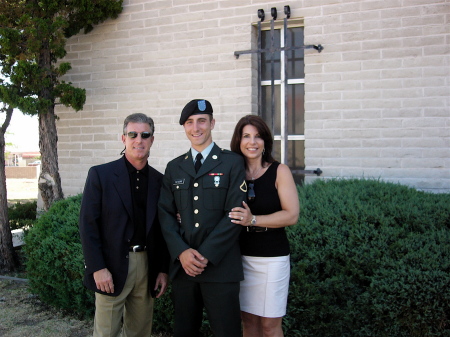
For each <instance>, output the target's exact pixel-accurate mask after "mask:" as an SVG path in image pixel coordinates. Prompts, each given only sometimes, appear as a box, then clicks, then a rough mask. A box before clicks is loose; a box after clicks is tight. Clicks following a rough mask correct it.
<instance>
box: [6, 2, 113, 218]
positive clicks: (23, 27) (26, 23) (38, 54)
mask: <svg viewBox="0 0 450 337" xmlns="http://www.w3.org/2000/svg"><path fill="white" fill-rule="evenodd" d="M121 11H122V0H90V1H86V0H66V1H58V0H39V1H38V0H3V1H2V2H1V3H0V62H1V66H2V70H1V72H2V75H3V76H2V77H3V78H1V79H0V100H1V101H2V102H4V103H5V104H8V105H9V106H10V107H12V108H18V109H20V110H21V111H22V112H23V113H26V114H31V115H38V116H39V146H40V151H41V155H42V166H41V175H40V177H39V190H40V193H41V197H42V200H43V202H44V208H45V209H46V210H47V209H48V208H49V207H50V205H51V204H52V203H53V202H54V201H56V200H58V199H62V198H63V193H62V188H61V180H60V176H59V170H58V157H57V140H58V137H57V132H56V124H55V119H56V115H55V105H57V104H63V105H64V106H67V107H72V108H73V109H75V110H76V111H78V110H81V109H82V108H83V105H84V103H85V100H86V93H85V89H82V88H76V87H74V86H73V85H72V84H71V83H70V82H69V83H67V82H65V81H64V80H62V79H61V78H62V76H64V75H65V74H66V73H67V72H68V71H69V70H70V69H71V66H70V63H68V62H60V60H61V59H62V58H64V56H65V55H66V50H65V47H66V41H67V38H69V37H71V36H73V35H75V34H78V33H79V32H80V31H81V30H83V31H84V33H87V32H89V31H91V30H92V29H93V27H94V25H95V24H98V23H100V22H102V21H104V20H106V19H108V18H116V17H117V16H118V15H119V13H120V12H121Z"/></svg>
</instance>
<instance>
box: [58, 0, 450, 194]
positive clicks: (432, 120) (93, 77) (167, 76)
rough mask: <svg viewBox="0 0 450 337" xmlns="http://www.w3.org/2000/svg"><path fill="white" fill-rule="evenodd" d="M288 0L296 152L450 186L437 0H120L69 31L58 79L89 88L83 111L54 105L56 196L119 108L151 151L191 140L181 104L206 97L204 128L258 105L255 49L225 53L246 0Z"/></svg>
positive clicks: (361, 171) (236, 46)
mask: <svg viewBox="0 0 450 337" xmlns="http://www.w3.org/2000/svg"><path fill="white" fill-rule="evenodd" d="M285 5H290V7H291V12H292V14H291V17H292V18H304V21H305V43H306V44H319V43H320V44H322V45H323V46H324V47H325V50H324V51H323V52H322V53H320V54H319V53H317V52H315V51H313V50H308V51H306V52H305V66H306V69H305V70H306V79H305V81H306V85H305V91H306V99H305V101H306V106H305V107H306V116H305V128H306V130H305V137H306V141H305V144H306V165H307V169H311V168H312V169H314V168H316V167H320V168H321V169H322V170H323V172H324V173H323V175H322V177H326V178H330V177H349V176H355V177H356V176H357V177H361V176H365V177H376V178H382V179H386V180H391V181H396V182H400V183H403V184H407V185H410V186H414V187H417V188H420V189H425V190H433V191H445V190H447V191H450V176H449V171H450V170H449V166H450V163H449V157H450V156H449V154H450V153H449V150H448V149H449V124H450V116H449V96H450V95H449V93H450V92H449V90H450V89H449V88H450V83H449V75H450V71H449V69H450V68H449V63H450V57H449V44H450V36H449V35H450V34H449V26H450V25H449V18H450V10H449V7H450V2H449V1H448V0H440V1H439V0H434V1H433V0H408V1H406V0H402V1H400V0H392V1H383V0H379V1H378V0H359V1H351V0H347V1H345V0H341V1H339V0H318V1H307V0H304V1H302V0H296V1H292V2H291V3H289V2H286V1H279V0H273V1H266V0H261V1H257V0H256V1H255V0H253V1H250V0H235V1H231V0H230V1H215V0H206V1H205V0H203V1H200V0H173V1H150V0H125V1H124V10H123V13H122V14H121V15H120V16H119V17H118V18H117V19H115V20H108V21H107V22H105V23H103V24H101V25H98V26H96V27H95V28H94V30H93V31H92V32H91V33H89V34H87V35H84V34H80V35H77V36H75V37H73V38H72V39H71V40H70V41H69V43H68V44H67V50H68V54H67V56H66V59H65V61H68V62H70V63H71V64H72V70H71V71H70V72H69V74H68V76H67V78H66V80H68V81H71V82H73V83H74V84H75V85H77V86H79V87H83V88H86V90H87V101H86V104H85V106H84V109H83V111H80V112H74V111H73V110H71V109H66V108H58V110H57V114H58V116H59V117H60V119H59V120H58V122H57V127H58V134H59V143H58V153H59V167H60V172H61V178H62V184H63V189H64V193H65V194H66V195H73V194H77V193H80V192H81V191H82V189H83V185H84V181H85V178H86V175H87V171H88V169H89V167H90V166H92V165H96V164H101V163H104V162H107V161H111V160H114V159H116V158H119V153H120V151H121V150H122V149H123V146H122V143H121V140H120V135H121V129H122V122H123V119H124V118H125V117H126V116H127V115H128V114H130V113H134V112H143V113H146V114H148V115H150V116H152V117H153V118H154V120H155V124H156V133H155V142H154V145H153V147H152V149H151V158H150V163H151V165H153V166H154V167H155V168H156V169H158V170H159V171H161V172H164V168H165V166H166V164H167V162H168V161H169V160H170V159H172V158H174V157H175V156H178V155H180V154H182V153H184V152H185V151H187V150H188V148H189V143H188V141H187V140H186V137H185V134H184V131H183V128H182V126H180V125H179V124H178V119H179V115H180V112H181V109H182V108H183V106H184V105H185V104H186V103H187V102H188V101H189V100H191V99H193V98H206V99H208V100H210V101H211V103H212V104H213V107H214V116H215V118H216V128H215V130H214V131H213V138H214V140H215V141H216V142H217V143H218V144H219V145H220V146H222V147H226V148H228V147H229V140H230V138H231V135H232V132H233V128H234V126H235V124H236V122H237V120H238V119H239V118H240V117H242V116H243V115H245V114H249V113H256V106H255V102H256V93H257V89H256V86H255V85H254V83H255V72H254V69H255V62H254V58H252V56H250V55H242V56H240V58H239V59H236V58H235V57H234V54H233V53H234V51H237V50H247V49H250V48H251V47H252V42H254V35H255V34H254V33H255V32H254V28H252V23H254V22H256V21H257V20H258V18H257V10H258V9H259V8H262V9H264V10H265V12H266V17H267V19H266V20H269V19H270V8H271V7H277V9H278V17H279V19H282V18H283V17H284V14H283V7H284V6H285Z"/></svg>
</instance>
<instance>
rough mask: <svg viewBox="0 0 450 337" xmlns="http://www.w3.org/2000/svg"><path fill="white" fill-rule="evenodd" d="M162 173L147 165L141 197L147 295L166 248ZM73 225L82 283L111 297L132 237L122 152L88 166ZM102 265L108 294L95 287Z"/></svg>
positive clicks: (163, 266) (164, 266)
mask: <svg viewBox="0 0 450 337" xmlns="http://www.w3.org/2000/svg"><path fill="white" fill-rule="evenodd" d="M161 182H162V174H161V173H160V172H158V171H156V170H155V169H154V168H152V167H151V166H150V168H149V177H148V197H147V221H146V229H147V237H146V246H147V249H148V250H147V252H148V261H149V278H148V281H149V289H150V290H151V292H152V296H154V295H155V292H154V291H153V288H154V286H155V281H156V277H157V275H158V273H160V272H163V273H167V272H168V266H169V253H168V250H167V246H166V243H165V241H164V239H163V237H162V234H161V227H160V225H159V221H158V214H157V213H158V212H157V203H158V198H159V193H160V188H161ZM79 228H80V236H81V243H82V246H83V254H84V260H85V276H84V285H85V286H86V287H87V288H88V289H91V290H94V291H96V292H99V293H102V294H105V295H111V296H117V295H119V294H120V293H121V292H122V290H123V287H124V285H125V281H126V278H127V274H128V254H129V251H128V249H129V246H130V240H131V238H132V237H133V232H134V228H133V205H132V197H131V188H130V178H129V174H128V170H127V166H126V163H125V158H124V157H122V158H121V159H118V160H116V161H113V162H110V163H106V164H103V165H98V166H94V167H91V168H90V170H89V173H88V177H87V179H86V185H85V187H84V192H83V199H82V202H81V210H80V219H79ZM103 268H108V270H109V271H110V272H111V274H112V277H113V282H114V293H111V294H107V293H104V292H102V291H100V290H99V289H97V287H96V285H95V281H94V277H93V273H94V272H95V271H97V270H100V269H103Z"/></svg>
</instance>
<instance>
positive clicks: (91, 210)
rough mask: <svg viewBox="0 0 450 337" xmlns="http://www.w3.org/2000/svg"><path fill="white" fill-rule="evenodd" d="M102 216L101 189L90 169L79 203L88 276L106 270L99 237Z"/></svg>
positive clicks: (94, 171) (97, 178) (95, 172)
mask: <svg viewBox="0 0 450 337" xmlns="http://www.w3.org/2000/svg"><path fill="white" fill-rule="evenodd" d="M101 214H102V187H101V184H100V180H99V177H98V172H97V171H96V170H95V168H91V169H90V170H89V173H88V177H87V179H86V184H85V187H84V192H83V199H82V201H81V209H80V218H79V224H78V225H79V230H80V238H81V244H82V247H83V255H84V261H85V262H84V263H85V268H86V271H87V272H88V273H89V274H92V273H94V272H96V271H97V270H100V269H103V268H106V264H105V260H104V257H103V253H102V241H101V237H100V226H101Z"/></svg>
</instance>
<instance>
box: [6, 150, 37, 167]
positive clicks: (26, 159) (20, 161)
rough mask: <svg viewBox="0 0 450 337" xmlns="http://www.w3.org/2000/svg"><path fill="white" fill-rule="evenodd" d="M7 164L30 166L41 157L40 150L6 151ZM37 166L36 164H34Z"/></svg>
mask: <svg viewBox="0 0 450 337" xmlns="http://www.w3.org/2000/svg"><path fill="white" fill-rule="evenodd" d="M5 157H6V160H5V166H28V165H29V164H31V163H33V162H35V161H37V160H38V159H39V158H41V153H40V152H22V151H14V150H13V151H6V154H5ZM33 166H35V165H33Z"/></svg>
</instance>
